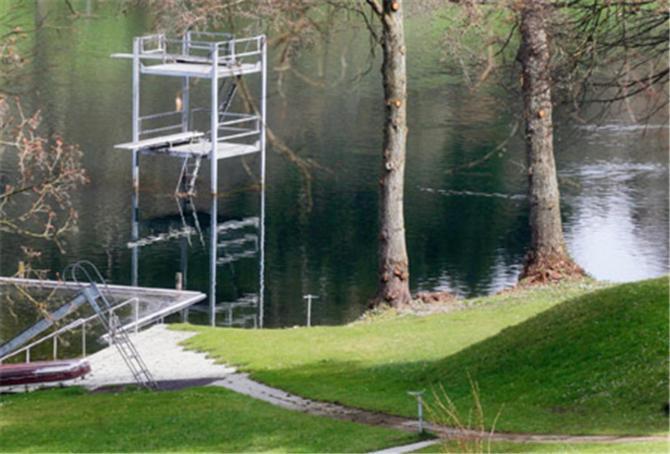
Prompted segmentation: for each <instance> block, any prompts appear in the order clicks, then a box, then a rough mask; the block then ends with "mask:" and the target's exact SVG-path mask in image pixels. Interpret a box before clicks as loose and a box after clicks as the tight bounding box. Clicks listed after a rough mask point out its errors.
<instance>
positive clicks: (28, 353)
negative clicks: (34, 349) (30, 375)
mask: <svg viewBox="0 0 670 454" xmlns="http://www.w3.org/2000/svg"><path fill="white" fill-rule="evenodd" d="M26 362H27V363H29V362H30V349H29V348H28V349H26Z"/></svg>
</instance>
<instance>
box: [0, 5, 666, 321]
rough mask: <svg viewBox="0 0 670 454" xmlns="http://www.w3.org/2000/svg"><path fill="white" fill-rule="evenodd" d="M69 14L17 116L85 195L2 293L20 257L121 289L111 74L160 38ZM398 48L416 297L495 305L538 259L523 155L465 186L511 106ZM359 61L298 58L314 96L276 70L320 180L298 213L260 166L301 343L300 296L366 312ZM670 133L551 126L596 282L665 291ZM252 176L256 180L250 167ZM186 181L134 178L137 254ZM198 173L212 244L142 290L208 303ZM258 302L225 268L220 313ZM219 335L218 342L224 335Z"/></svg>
mask: <svg viewBox="0 0 670 454" xmlns="http://www.w3.org/2000/svg"><path fill="white" fill-rule="evenodd" d="M4 3H5V4H4V5H3V7H4V8H9V7H12V5H13V7H17V5H21V6H20V8H19V9H18V12H17V17H18V19H17V22H20V23H21V24H22V25H24V26H26V27H27V28H30V26H31V24H34V23H35V22H36V21H39V20H40V18H41V17H44V16H45V15H47V14H48V15H49V16H48V18H49V20H50V21H52V22H50V23H52V24H56V25H58V24H60V25H63V26H65V25H67V24H68V23H69V22H68V20H67V19H66V18H65V14H66V11H65V9H64V6H62V5H60V4H57V3H55V2H43V1H37V2H34V3H33V2H31V3H29V4H27V3H24V2H4ZM74 3H75V5H76V7H78V8H80V9H81V10H84V8H85V7H86V5H87V4H88V5H90V8H91V12H92V13H93V14H95V17H94V18H90V19H86V18H83V19H79V20H78V21H77V22H76V23H74V24H72V26H71V27H66V28H58V27H50V28H46V29H41V30H39V31H38V32H37V33H36V34H35V35H34V36H33V37H31V38H30V39H29V43H27V46H28V48H29V49H31V51H32V52H33V53H34V55H33V57H32V60H31V62H30V64H29V67H28V72H27V75H26V76H25V77H24V79H23V80H22V85H23V86H24V88H25V89H26V90H27V92H28V94H27V95H26V97H25V99H26V100H27V102H29V103H31V104H32V105H35V106H40V107H41V108H42V110H43V113H44V126H45V130H46V131H47V133H53V132H56V131H58V132H59V133H61V134H62V135H63V136H64V137H65V138H66V140H67V141H69V142H72V143H78V144H79V145H80V146H81V148H82V149H83V150H84V152H85V155H84V165H85V167H86V169H87V171H88V174H89V176H90V178H91V183H90V184H88V185H87V186H86V187H84V188H82V190H81V191H79V192H78V193H77V194H75V201H76V206H77V209H78V210H79V215H80V220H79V227H78V229H77V231H75V232H72V234H70V235H69V236H68V238H67V242H66V253H65V254H60V253H59V252H58V251H57V250H56V249H55V248H54V247H53V246H50V245H45V244H43V243H39V242H31V241H29V240H25V239H17V238H13V237H11V236H10V235H6V234H3V235H2V236H0V274H2V275H11V274H13V273H14V271H15V270H16V267H17V261H18V259H19V255H20V248H19V246H20V245H21V244H24V245H29V246H31V247H33V248H35V249H39V250H41V251H42V252H43V256H42V258H41V261H40V263H39V264H40V265H41V266H43V267H45V268H49V269H51V270H54V271H58V270H61V269H62V268H63V267H64V266H65V265H66V264H68V263H69V262H71V261H74V260H77V259H84V258H85V259H88V260H91V261H93V262H94V263H96V264H97V265H98V267H99V268H100V269H101V271H102V272H103V273H104V274H105V276H106V278H108V279H109V280H110V281H111V282H113V283H117V284H129V283H131V259H132V250H131V249H130V248H129V247H128V242H129V241H130V240H131V194H132V189H131V172H130V155H129V154H128V153H126V152H122V151H117V150H114V149H113V145H114V144H117V143H121V142H126V141H129V140H130V134H131V126H130V118H131V117H130V113H131V102H130V101H131V99H130V82H131V72H130V65H129V63H127V62H126V61H123V60H114V59H110V58H109V55H110V54H111V53H113V52H125V51H129V50H130V48H131V42H132V38H133V37H134V36H137V35H141V34H144V33H147V32H148V31H149V30H150V29H151V19H150V15H148V14H146V13H145V12H142V11H130V12H128V13H127V14H120V13H118V11H117V10H118V8H119V6H118V5H117V4H115V3H114V2H111V4H109V3H103V4H97V3H95V2H74ZM424 20H425V19H424ZM417 22H419V20H417ZM408 30H409V31H408V34H409V35H408V36H410V41H409V43H408V64H409V68H410V69H409V105H408V109H409V129H410V134H409V139H408V140H409V143H408V161H407V179H406V192H405V201H406V209H405V214H406V223H407V242H408V248H409V258H410V268H411V287H412V290H413V291H420V290H449V291H452V292H455V293H458V294H460V295H463V296H472V295H483V294H488V293H491V292H495V291H497V290H499V289H501V288H504V287H505V286H509V285H512V284H514V282H515V281H516V279H517V275H518V273H519V270H520V267H521V264H522V260H523V257H524V254H525V251H526V248H527V247H528V243H529V229H528V226H527V214H528V213H527V211H528V209H527V202H526V198H525V195H524V194H525V182H526V179H525V174H524V168H523V162H524V152H523V144H522V142H521V141H520V140H518V139H515V140H512V141H511V142H510V143H509V144H508V146H507V147H506V150H505V151H504V153H502V154H501V155H499V156H495V157H494V158H493V159H491V160H489V161H487V162H485V163H484V164H482V165H480V166H477V167H475V168H471V169H467V170H463V169H460V170H459V168H460V166H462V165H463V164H467V163H468V162H470V161H472V160H474V159H477V158H479V157H481V156H483V155H484V154H486V153H487V152H488V151H489V150H491V149H492V148H493V147H495V146H496V145H497V144H498V143H500V142H501V141H503V140H504V139H505V138H506V137H507V135H508V134H509V130H510V128H511V126H512V124H513V123H514V116H513V114H514V113H515V112H518V111H519V108H520V106H519V100H518V99H513V98H512V99H510V97H509V95H508V94H502V93H498V92H497V91H496V90H495V89H488V90H482V91H478V92H470V91H469V90H468V89H467V87H465V86H464V85H463V83H462V81H460V80H459V79H458V78H457V77H454V76H453V74H454V71H453V69H452V70H449V68H445V67H444V64H442V63H440V61H439V57H440V55H437V54H436V53H435V46H434V45H433V44H431V42H430V40H426V39H423V38H425V36H422V33H423V32H422V31H421V27H419V26H417V25H416V24H415V23H413V24H410V25H408ZM413 34H414V35H413ZM365 44H366V40H365V35H364V32H363V31H362V30H361V31H360V32H358V34H353V35H344V34H337V35H335V36H334V37H333V38H332V40H331V41H330V43H329V44H328V45H326V46H317V47H315V48H314V49H310V50H308V51H306V52H304V53H303V54H302V55H301V56H300V58H299V60H298V68H299V69H300V71H301V72H303V73H305V74H308V75H310V77H313V78H315V79H318V80H321V79H320V75H321V74H323V75H324V78H323V82H324V83H323V84H318V85H313V84H308V83H306V82H304V81H302V80H301V79H300V78H297V77H292V76H290V75H287V77H286V79H285V81H284V83H283V84H282V86H281V90H280V87H279V86H278V84H277V83H276V80H277V71H276V70H275V68H274V66H273V65H271V67H270V74H269V76H270V80H269V94H268V109H269V114H268V124H269V126H270V127H271V128H272V129H273V130H274V132H275V133H276V134H277V135H278V136H280V137H281V138H282V139H283V140H284V141H285V142H286V143H287V144H289V145H290V146H291V147H292V148H294V149H295V150H296V151H297V152H298V153H299V154H300V155H301V156H302V157H305V158H308V159H311V160H313V161H315V162H316V163H318V164H319V166H320V169H317V170H314V171H313V175H312V176H313V181H312V188H311V193H310V195H309V196H308V195H307V194H306V192H305V188H304V184H303V181H302V179H301V176H300V174H299V172H298V171H297V170H296V168H295V167H294V166H293V165H292V164H290V163H289V162H287V161H286V160H285V159H283V158H282V157H280V156H279V155H278V154H277V153H275V152H274V151H273V150H272V149H270V150H269V152H268V170H267V174H268V177H267V178H268V185H267V219H266V232H267V238H266V252H265V255H266V260H265V306H264V318H263V324H264V326H266V327H280V326H293V325H302V324H304V323H305V317H306V309H305V303H304V301H303V299H302V295H304V294H307V293H311V294H315V295H318V296H319V299H318V300H315V302H314V304H313V309H312V311H313V313H312V322H313V323H314V324H341V323H346V322H348V321H351V320H353V319H355V318H356V317H358V316H359V315H360V314H361V312H362V311H363V310H365V308H366V304H367V300H368V298H370V297H371V296H372V295H373V294H374V291H375V287H376V266H377V259H376V250H377V209H378V202H377V198H378V197H377V189H378V186H377V180H378V175H379V171H380V149H381V124H382V114H383V111H382V89H381V82H380V77H379V72H378V70H377V69H376V68H377V67H378V64H377V63H375V68H374V69H373V70H372V71H371V72H370V73H369V74H368V75H366V76H365V77H363V78H362V79H361V80H357V81H351V79H353V78H354V77H355V76H356V74H357V73H358V72H359V71H361V70H363V69H365V67H366V63H365V60H366V52H365ZM271 57H272V55H271ZM270 60H271V61H274V59H273V58H271V59H270ZM342 60H344V61H346V62H348V64H347V65H346V67H342V65H341V63H340V62H341V61H342ZM144 80H145V81H146V82H145V83H144V85H143V93H142V94H143V99H142V102H143V104H142V107H143V109H146V111H149V110H153V111H166V110H172V108H173V107H172V106H173V105H174V96H175V94H176V92H177V90H178V89H179V87H178V85H177V82H176V81H172V80H164V78H163V79H161V78H154V79H149V78H148V77H147V78H145V79H144ZM202 85H203V86H201V87H199V89H200V90H203V93H204V90H205V89H206V87H205V86H204V85H205V84H202ZM665 122H666V120H665V119H664V118H661V119H653V120H652V124H651V125H650V126H647V127H642V126H639V125H636V124H635V123H634V122H631V120H630V118H629V117H628V116H627V115H625V114H620V115H619V114H614V115H612V116H611V118H609V119H606V120H603V122H602V123H599V124H592V125H591V124H589V125H583V124H578V123H577V122H575V121H574V120H573V119H571V117H569V116H568V115H564V114H561V113H560V112H558V113H557V122H556V123H557V131H556V159H557V165H558V168H559V173H560V178H561V191H562V196H563V197H562V204H563V215H564V221H565V224H564V226H565V232H566V238H567V241H568V247H569V249H570V252H571V254H572V255H573V256H574V258H575V259H576V260H577V262H578V263H579V264H580V265H581V266H583V267H584V268H585V269H586V271H587V272H588V273H590V274H591V275H592V276H593V277H595V278H597V279H603V280H611V281H632V280H638V279H644V278H648V277H653V276H658V275H661V274H663V273H667V272H668V233H669V232H668V129H667V126H666V125H665ZM6 156H7V154H6V153H4V154H0V167H1V168H2V171H3V172H9V171H11V163H10V162H9V159H8V158H6ZM247 162H248V164H249V166H250V168H252V169H256V168H257V158H250V159H248V160H247ZM179 169H180V163H179V162H178V161H176V160H170V159H164V158H146V159H144V160H143V161H142V168H141V172H142V175H141V178H142V180H141V193H140V204H139V211H138V213H139V219H140V221H141V223H140V233H141V235H156V234H159V233H161V232H165V231H169V230H170V229H177V228H179V227H180V225H181V222H182V221H181V217H180V215H179V210H178V205H177V203H176V202H175V200H174V198H173V197H172V194H173V191H174V188H175V185H176V182H177V176H178V173H179ZM454 169H456V170H454ZM207 170H208V169H207V168H205V169H204V172H203V175H204V176H203V177H202V178H201V179H200V184H199V186H198V189H199V192H200V196H199V197H198V198H197V200H196V201H195V203H196V206H197V208H198V214H197V219H198V222H199V224H200V225H201V226H202V227H203V235H204V240H205V241H204V242H201V241H200V239H199V238H198V236H197V235H195V236H193V237H192V238H191V241H190V244H189V242H187V241H185V240H183V239H172V240H166V241H159V242H156V243H154V244H151V245H147V246H144V247H142V248H140V250H139V251H138V255H139V268H138V282H139V284H140V285H143V286H156V287H173V286H174V281H175V273H176V272H178V271H180V270H183V267H184V264H187V267H188V272H187V282H186V284H187V287H188V288H189V289H193V290H200V291H204V292H206V291H207V289H208V272H207V270H208V259H207V257H208V253H207V247H206V236H207V227H208V226H209V213H210V212H211V208H210V199H209V196H208V190H207V188H208V186H207V185H208V171H207ZM219 175H220V181H221V184H220V186H221V187H220V192H221V197H220V200H219V209H218V220H219V221H220V222H225V221H226V220H232V219H240V218H243V217H246V216H253V215H255V214H256V213H257V212H258V193H257V192H255V190H254V189H253V182H254V180H253V178H250V177H249V176H248V175H247V173H246V171H245V168H244V166H243V165H242V163H241V161H240V160H239V159H238V160H233V161H230V160H227V161H225V162H223V163H222V164H220V170H219ZM310 199H311V206H310V204H309V203H308V201H309V200H310ZM194 219H195V218H193V217H188V219H187V223H188V224H189V225H191V226H193V225H195V221H194ZM257 287H258V263H257V260H256V259H254V258H250V259H244V260H240V261H238V262H235V263H233V264H224V265H221V266H220V267H219V272H218V279H217V288H218V296H217V298H218V299H219V300H220V301H222V302H223V301H233V300H235V299H237V298H239V297H240V296H243V295H245V294H249V293H253V292H255V291H257ZM242 312H244V311H242ZM240 315H244V314H243V313H242V314H240ZM247 315H249V314H247ZM251 315H253V314H251ZM204 317H205V316H204V314H202V317H201V316H198V315H197V314H196V315H194V320H195V321H203V322H204V321H205V318H204ZM252 318H253V317H252ZM252 321H253V320H252V319H250V318H247V319H243V320H242V324H245V325H246V326H250V325H251V324H252ZM219 323H220V324H223V323H225V320H224V319H223V317H222V320H219Z"/></svg>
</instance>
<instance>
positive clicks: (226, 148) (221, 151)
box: [168, 140, 260, 159]
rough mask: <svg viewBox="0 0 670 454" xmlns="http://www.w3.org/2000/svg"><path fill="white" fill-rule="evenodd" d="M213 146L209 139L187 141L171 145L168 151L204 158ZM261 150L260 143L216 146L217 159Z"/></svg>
mask: <svg viewBox="0 0 670 454" xmlns="http://www.w3.org/2000/svg"><path fill="white" fill-rule="evenodd" d="M211 148H212V145H211V143H210V142H209V141H204V140H203V141H200V142H194V143H187V144H184V145H178V146H176V147H171V148H170V149H169V150H168V153H170V154H174V155H177V156H184V155H191V156H197V155H200V156H203V157H204V158H209V152H210V150H211ZM259 151H260V147H259V146H258V145H253V144H246V143H234V142H219V143H218V144H217V146H216V158H217V159H226V158H233V157H235V156H243V155H247V154H251V153H257V152H259Z"/></svg>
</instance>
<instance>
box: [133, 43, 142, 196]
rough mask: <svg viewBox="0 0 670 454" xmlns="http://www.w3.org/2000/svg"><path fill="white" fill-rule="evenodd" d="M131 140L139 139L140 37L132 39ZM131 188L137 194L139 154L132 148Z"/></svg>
mask: <svg viewBox="0 0 670 454" xmlns="http://www.w3.org/2000/svg"><path fill="white" fill-rule="evenodd" d="M132 116H133V118H132V122H133V124H132V128H133V142H138V141H139V140H140V38H135V39H134V40H133V115H132ZM132 167H133V169H132V172H133V190H134V191H135V193H136V194H137V193H138V192H139V189H140V163H139V154H138V151H137V150H136V149H134V150H133V162H132Z"/></svg>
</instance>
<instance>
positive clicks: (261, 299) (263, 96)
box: [258, 35, 267, 328]
mask: <svg viewBox="0 0 670 454" xmlns="http://www.w3.org/2000/svg"><path fill="white" fill-rule="evenodd" d="M259 39H260V46H261V100H260V110H261V112H260V114H261V225H260V230H261V231H260V264H259V287H260V288H259V292H258V326H259V327H260V328H263V316H264V310H265V307H264V303H265V298H264V294H265V118H266V115H265V110H266V96H267V43H266V39H265V35H261V36H260V37H259Z"/></svg>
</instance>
